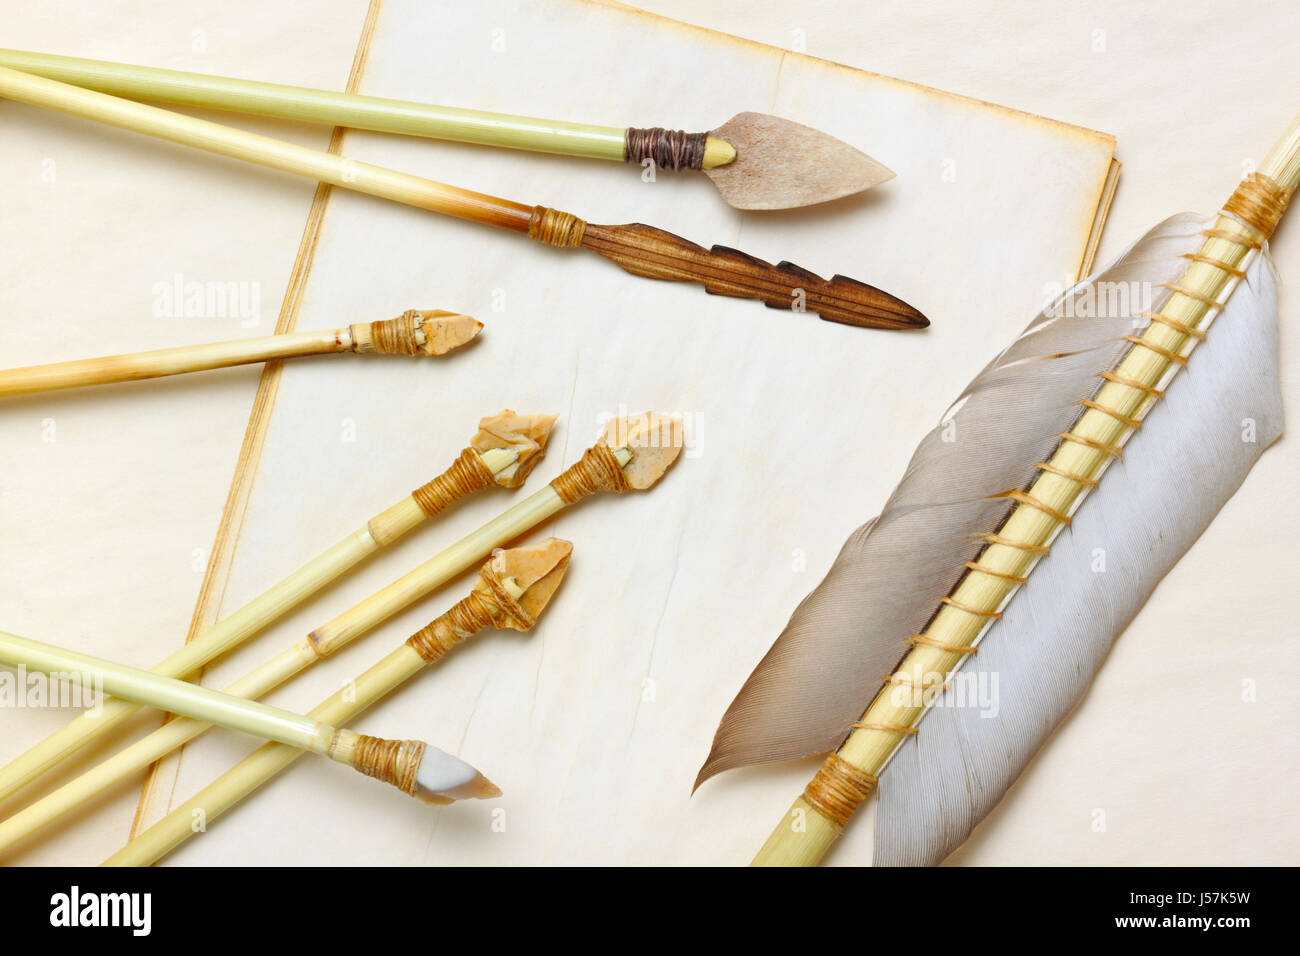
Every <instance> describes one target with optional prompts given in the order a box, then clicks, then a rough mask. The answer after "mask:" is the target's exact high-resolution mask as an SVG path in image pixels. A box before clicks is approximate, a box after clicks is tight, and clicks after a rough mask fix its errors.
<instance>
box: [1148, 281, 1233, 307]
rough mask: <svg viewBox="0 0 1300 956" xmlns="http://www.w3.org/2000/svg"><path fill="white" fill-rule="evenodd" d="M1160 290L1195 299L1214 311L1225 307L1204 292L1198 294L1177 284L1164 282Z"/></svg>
mask: <svg viewBox="0 0 1300 956" xmlns="http://www.w3.org/2000/svg"><path fill="white" fill-rule="evenodd" d="M1160 288H1162V289H1168V290H1169V291H1170V292H1177V293H1178V294H1179V295H1182V296H1186V297H1187V298H1189V299H1195V300H1196V301H1197V302H1203V303H1205V304H1206V305H1208V306H1209V307H1210V308H1212V309H1222V308H1223V305H1222V303H1220V302H1219V300H1218V299H1216V298H1215V297H1214V296H1212V295H1206V294H1205V293H1203V292H1197V291H1196V290H1195V289H1188V288H1185V287H1184V286H1181V285H1179V284H1178V283H1177V282H1162V283H1160Z"/></svg>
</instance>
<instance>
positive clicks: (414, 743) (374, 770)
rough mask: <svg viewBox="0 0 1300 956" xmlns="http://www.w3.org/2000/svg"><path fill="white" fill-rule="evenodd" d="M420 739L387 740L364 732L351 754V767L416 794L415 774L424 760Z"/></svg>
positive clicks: (358, 738) (403, 790)
mask: <svg viewBox="0 0 1300 956" xmlns="http://www.w3.org/2000/svg"><path fill="white" fill-rule="evenodd" d="M424 746H425V745H424V743H423V742H422V741H419V740H385V739H384V738H383V737H370V736H367V735H366V734H361V735H360V736H358V737H357V742H356V746H355V749H354V750H353V753H352V766H354V767H355V768H356V769H357V770H360V771H361V772H362V773H364V774H365V775H366V776H367V777H374V778H375V779H376V780H382V781H383V782H384V783H391V784H392V785H393V786H394V787H396V788H397V789H398V790H401V791H402V792H403V793H406V794H411V795H414V794H415V775H416V772H417V771H418V770H419V769H420V761H421V760H423V759H424Z"/></svg>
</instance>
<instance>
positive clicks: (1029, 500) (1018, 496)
mask: <svg viewBox="0 0 1300 956" xmlns="http://www.w3.org/2000/svg"><path fill="white" fill-rule="evenodd" d="M994 497H996V498H1010V499H1011V500H1012V501H1017V502H1019V503H1020V504H1022V505H1028V506H1029V507H1030V508H1034V509H1036V510H1038V511H1041V512H1042V513H1043V514H1045V515H1047V517H1049V518H1054V519H1056V520H1057V521H1059V522H1061V523H1062V524H1069V523H1070V516H1069V515H1067V514H1066V513H1065V512H1064V511H1057V510H1056V509H1055V508H1053V507H1051V506H1050V505H1048V504H1047V503H1046V502H1043V501H1039V500H1038V499H1037V498H1035V497H1034V496H1033V495H1031V494H1029V493H1028V492H1025V491H1020V490H1019V489H1016V490H1012V491H1004V492H1002V494H1000V495H995V496H994Z"/></svg>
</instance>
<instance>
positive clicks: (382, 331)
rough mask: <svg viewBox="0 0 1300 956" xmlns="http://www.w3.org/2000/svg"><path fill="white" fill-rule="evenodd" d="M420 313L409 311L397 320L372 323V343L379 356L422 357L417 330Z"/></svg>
mask: <svg viewBox="0 0 1300 956" xmlns="http://www.w3.org/2000/svg"><path fill="white" fill-rule="evenodd" d="M419 328H420V313H419V312H417V311H415V310H414V309H408V310H407V311H405V312H403V313H402V314H401V315H399V316H398V317H397V318H395V319H384V320H383V321H382V322H371V323H370V341H371V343H372V344H373V345H374V347H375V353H376V354H378V355H422V354H424V353H423V352H422V350H421V348H420V345H421V343H420V341H419V337H418V335H417V330H418V329H419Z"/></svg>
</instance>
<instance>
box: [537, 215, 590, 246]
mask: <svg viewBox="0 0 1300 956" xmlns="http://www.w3.org/2000/svg"><path fill="white" fill-rule="evenodd" d="M586 231H587V224H586V223H585V222H583V221H582V220H581V219H579V218H578V217H577V216H575V215H573V213H571V212H562V211H561V210H559V209H551V208H550V207H549V206H534V207H533V214H532V217H531V218H530V219H529V220H528V238H529V239H536V240H537V241H538V242H545V243H547V244H548V245H552V246H574V247H576V246H580V245H582V237H583V235H584V234H585V233H586Z"/></svg>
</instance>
